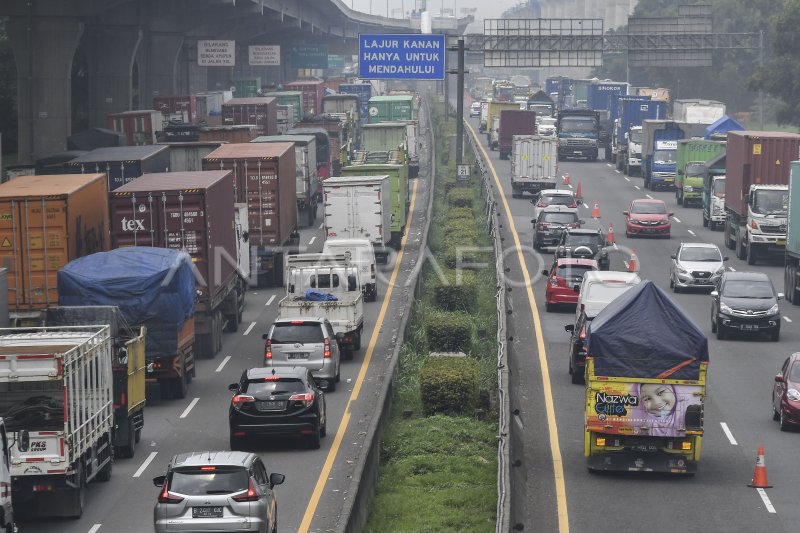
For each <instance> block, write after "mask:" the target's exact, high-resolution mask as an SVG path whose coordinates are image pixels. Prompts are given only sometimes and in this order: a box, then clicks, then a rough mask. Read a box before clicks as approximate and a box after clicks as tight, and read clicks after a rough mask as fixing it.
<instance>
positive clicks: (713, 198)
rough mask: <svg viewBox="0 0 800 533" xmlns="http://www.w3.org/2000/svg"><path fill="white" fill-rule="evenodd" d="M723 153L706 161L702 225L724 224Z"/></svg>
mask: <svg viewBox="0 0 800 533" xmlns="http://www.w3.org/2000/svg"><path fill="white" fill-rule="evenodd" d="M725 160H726V157H725V153H724V152H723V153H722V154H720V155H718V156H717V157H715V158H713V159H711V160H710V161H706V164H705V165H704V166H705V175H704V176H703V227H708V228H709V229H711V230H712V231H714V230H716V229H717V227H720V228H722V227H724V226H725Z"/></svg>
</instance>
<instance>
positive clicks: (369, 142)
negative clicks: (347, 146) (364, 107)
mask: <svg viewBox="0 0 800 533" xmlns="http://www.w3.org/2000/svg"><path fill="white" fill-rule="evenodd" d="M408 124H409V123H408V122H382V123H380V124H364V126H363V127H362V129H361V149H362V150H364V151H366V152H388V151H391V150H402V151H403V152H404V153H405V154H406V156H408V152H409V146H408V145H409V138H408V132H409V128H408V127H407V125H408ZM417 168H419V158H418V159H417Z"/></svg>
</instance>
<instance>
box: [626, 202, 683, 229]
mask: <svg viewBox="0 0 800 533" xmlns="http://www.w3.org/2000/svg"><path fill="white" fill-rule="evenodd" d="M622 214H623V215H625V236H626V237H632V236H634V235H636V236H640V235H654V236H658V237H666V238H667V239H669V233H670V228H671V227H672V223H671V222H670V219H669V217H671V216H672V213H670V212H669V211H667V204H665V203H664V201H663V200H651V199H649V198H639V199H637V200H634V201H632V202H631V206H630V208H629V209H628V210H627V211H623V212H622Z"/></svg>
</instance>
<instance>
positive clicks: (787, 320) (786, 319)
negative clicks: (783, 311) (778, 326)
mask: <svg viewBox="0 0 800 533" xmlns="http://www.w3.org/2000/svg"><path fill="white" fill-rule="evenodd" d="M783 319H784V320H785V321H786V322H788V323H789V324H791V323H792V319H791V318H789V317H788V316H785V317H783Z"/></svg>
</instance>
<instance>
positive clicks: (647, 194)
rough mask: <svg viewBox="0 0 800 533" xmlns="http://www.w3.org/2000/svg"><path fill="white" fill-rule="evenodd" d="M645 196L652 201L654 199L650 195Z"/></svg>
mask: <svg viewBox="0 0 800 533" xmlns="http://www.w3.org/2000/svg"><path fill="white" fill-rule="evenodd" d="M645 196H647V197H648V198H650V199H651V200H652V199H653V197H652V196H650V195H649V194H645Z"/></svg>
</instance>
